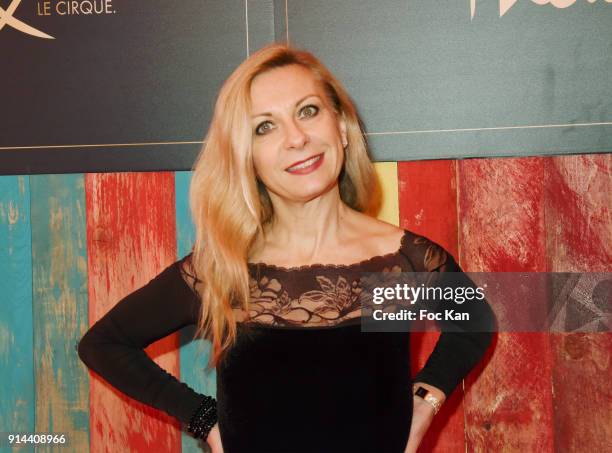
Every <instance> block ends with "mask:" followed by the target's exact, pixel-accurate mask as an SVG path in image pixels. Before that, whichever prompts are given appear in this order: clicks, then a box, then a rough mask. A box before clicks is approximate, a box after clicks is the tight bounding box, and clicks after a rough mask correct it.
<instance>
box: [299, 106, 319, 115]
mask: <svg viewBox="0 0 612 453" xmlns="http://www.w3.org/2000/svg"><path fill="white" fill-rule="evenodd" d="M300 113H301V116H303V117H307V118H308V117H311V116H315V115H316V114H317V113H319V107H317V106H316V105H307V106H306V107H304V108H303V109H302V110H301V111H300Z"/></svg>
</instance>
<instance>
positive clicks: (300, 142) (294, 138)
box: [285, 119, 308, 149]
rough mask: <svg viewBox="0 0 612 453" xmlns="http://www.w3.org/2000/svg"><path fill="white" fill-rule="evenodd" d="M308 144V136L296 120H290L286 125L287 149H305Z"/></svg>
mask: <svg viewBox="0 0 612 453" xmlns="http://www.w3.org/2000/svg"><path fill="white" fill-rule="evenodd" d="M306 143H308V134H307V133H306V132H305V131H304V129H303V128H302V126H301V125H300V124H299V123H298V122H297V121H296V120H295V119H293V120H289V121H287V123H286V124H285V145H286V147H287V148H298V149H300V148H303V147H304V146H305V145H306Z"/></svg>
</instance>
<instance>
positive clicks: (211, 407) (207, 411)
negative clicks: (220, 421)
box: [187, 396, 217, 440]
mask: <svg viewBox="0 0 612 453" xmlns="http://www.w3.org/2000/svg"><path fill="white" fill-rule="evenodd" d="M216 423H217V401H216V400H215V399H214V398H212V397H210V396H205V397H204V398H203V399H202V402H201V403H200V406H199V407H198V408H197V409H196V411H195V412H194V413H193V415H192V416H191V420H190V421H189V425H188V426H187V431H189V432H190V433H191V434H192V435H193V437H195V438H197V439H204V440H206V439H207V438H208V434H209V433H210V430H211V429H212V428H213V426H215V424H216Z"/></svg>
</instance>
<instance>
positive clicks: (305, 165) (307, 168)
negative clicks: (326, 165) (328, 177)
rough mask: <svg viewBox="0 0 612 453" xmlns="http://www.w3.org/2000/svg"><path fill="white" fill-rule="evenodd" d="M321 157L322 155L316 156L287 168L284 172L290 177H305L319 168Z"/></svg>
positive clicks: (321, 161)
mask: <svg viewBox="0 0 612 453" xmlns="http://www.w3.org/2000/svg"><path fill="white" fill-rule="evenodd" d="M323 157H324V156H323V153H321V154H317V155H316V156H313V157H311V158H310V159H308V160H306V161H304V162H301V163H299V164H297V165H293V166H291V167H289V168H288V169H287V170H286V171H288V172H289V173H291V174H292V175H307V174H308V173H312V172H313V171H315V170H316V169H317V168H319V167H320V166H321V164H322V163H323Z"/></svg>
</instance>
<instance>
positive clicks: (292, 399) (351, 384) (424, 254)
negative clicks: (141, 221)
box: [79, 231, 492, 453]
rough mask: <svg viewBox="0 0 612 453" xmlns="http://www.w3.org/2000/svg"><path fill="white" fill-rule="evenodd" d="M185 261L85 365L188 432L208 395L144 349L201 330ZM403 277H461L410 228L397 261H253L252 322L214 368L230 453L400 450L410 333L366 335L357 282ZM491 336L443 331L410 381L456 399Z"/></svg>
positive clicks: (122, 313) (119, 315)
mask: <svg viewBox="0 0 612 453" xmlns="http://www.w3.org/2000/svg"><path fill="white" fill-rule="evenodd" d="M188 260H189V255H188V256H187V257H185V258H183V259H182V260H180V261H177V262H176V263H174V264H172V265H171V266H169V267H168V268H166V269H165V270H164V271H163V272H162V273H161V274H159V275H158V276H157V277H155V278H154V279H153V280H151V281H150V282H149V283H148V284H147V285H145V286H144V287H142V288H140V289H139V290H137V291H135V292H133V293H131V294H130V295H128V296H126V297H125V298H124V299H122V300H121V301H120V302H119V303H117V305H116V306H115V307H114V308H113V309H111V310H110V311H109V312H108V313H107V314H106V315H105V316H104V317H103V318H101V319H100V320H99V321H98V322H97V323H96V324H95V325H94V326H93V327H91V329H90V330H89V331H88V332H87V334H86V335H85V336H84V337H83V339H82V340H81V342H80V344H79V355H80V357H81V359H82V360H83V361H84V362H85V363H86V364H87V365H88V366H89V367H90V368H91V369H93V370H94V371H95V372H97V373H98V374H99V375H100V376H102V377H103V378H104V379H106V380H107V381H108V382H109V383H110V384H112V385H113V386H115V387H117V388H118V389H119V390H121V391H123V392H124V393H126V394H127V395H129V396H131V397H133V398H135V399H137V400H139V401H142V402H144V403H146V404H149V405H151V406H154V407H156V408H158V409H162V410H164V411H166V412H167V413H169V414H170V415H172V416H174V417H177V418H178V419H179V420H181V421H182V422H183V423H187V422H188V420H189V419H190V417H191V415H192V414H193V412H194V411H195V410H196V409H197V407H198V405H199V402H200V400H201V398H202V396H201V395H200V394H198V393H196V392H195V391H193V390H192V389H191V388H190V387H188V386H187V385H185V384H183V383H181V382H179V381H178V380H176V379H175V378H174V377H173V376H171V375H170V374H168V373H167V372H166V371H164V370H163V369H161V368H160V367H159V366H158V365H157V364H155V362H153V361H152V360H151V359H150V358H149V357H148V356H147V355H146V354H145V352H144V350H143V349H144V348H145V347H146V346H148V345H149V344H150V343H152V342H154V341H156V340H158V339H160V338H163V337H164V336H167V335H169V334H170V333H172V332H174V331H176V330H178V329H180V328H182V327H184V326H186V325H190V324H194V323H196V322H197V317H198V312H199V310H198V309H199V300H198V298H197V296H196V293H195V291H194V289H192V288H191V287H190V285H188V284H187V281H190V282H191V283H193V279H190V277H189V275H186V273H185V272H184V268H185V267H187V268H189V266H185V264H188V262H189V261H188ZM400 270H401V271H406V272H408V271H412V272H461V269H459V267H458V265H457V264H456V262H455V260H454V259H453V257H452V256H451V255H450V254H448V253H447V252H446V251H445V250H444V249H443V248H442V247H440V246H439V245H437V244H435V243H433V242H431V241H429V240H428V239H426V238H424V237H422V236H418V235H415V234H413V233H411V232H409V231H406V232H405V234H404V236H403V238H402V243H401V246H400V248H399V249H398V250H397V251H396V252H395V253H390V254H387V255H384V256H376V257H373V258H370V259H368V260H365V261H361V262H359V263H355V264H352V265H319V264H315V265H309V266H301V267H296V268H283V267H279V266H273V265H267V264H264V263H250V264H249V273H250V276H251V282H250V283H251V285H250V286H251V300H250V312H249V313H248V315H247V314H245V313H242V312H240V313H237V315H238V319H248V321H245V322H241V323H239V324H238V341H237V343H236V344H235V345H234V346H233V347H232V348H231V349H230V350H229V352H228V353H227V354H226V355H225V357H224V358H223V360H222V362H221V363H220V364H219V366H218V367H217V410H218V414H219V428H220V431H221V438H222V443H223V446H224V450H225V452H227V453H232V452H328V451H329V452H339V451H347V452H357V451H371V452H377V453H380V452H385V451H389V452H401V451H403V450H404V448H405V446H406V442H407V439H408V434H409V428H410V422H411V415H412V391H411V389H412V382H413V379H412V378H411V370H410V344H409V334H408V333H362V332H361V324H360V317H359V316H360V307H359V303H358V300H359V292H360V286H359V277H360V274H361V273H363V272H384V271H400ZM186 280H187V281H186ZM487 310H488V307H487ZM489 315H491V314H490V311H486V312H485V313H484V316H489ZM481 316H482V314H481ZM491 316H492V315H491ZM490 339H491V334H490V333H455V332H444V333H442V334H441V336H440V339H439V340H438V343H437V345H436V347H435V349H434V351H433V353H432V354H431V356H430V358H429V360H428V361H427V363H426V365H425V367H424V368H423V369H422V370H420V371H419V372H418V374H417V375H416V377H415V378H414V380H418V381H421V382H426V383H429V384H431V385H433V386H435V387H437V388H440V389H441V390H442V391H444V392H445V394H447V395H448V394H450V393H451V392H452V390H453V389H454V388H455V387H456V386H457V384H458V383H459V382H460V381H461V379H462V378H463V377H464V376H465V375H466V374H467V373H468V372H469V370H470V369H471V368H472V367H473V366H474V364H475V363H477V362H478V360H479V359H480V358H481V357H482V355H483V353H484V351H485V350H486V348H487V347H488V345H489V342H490Z"/></svg>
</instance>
